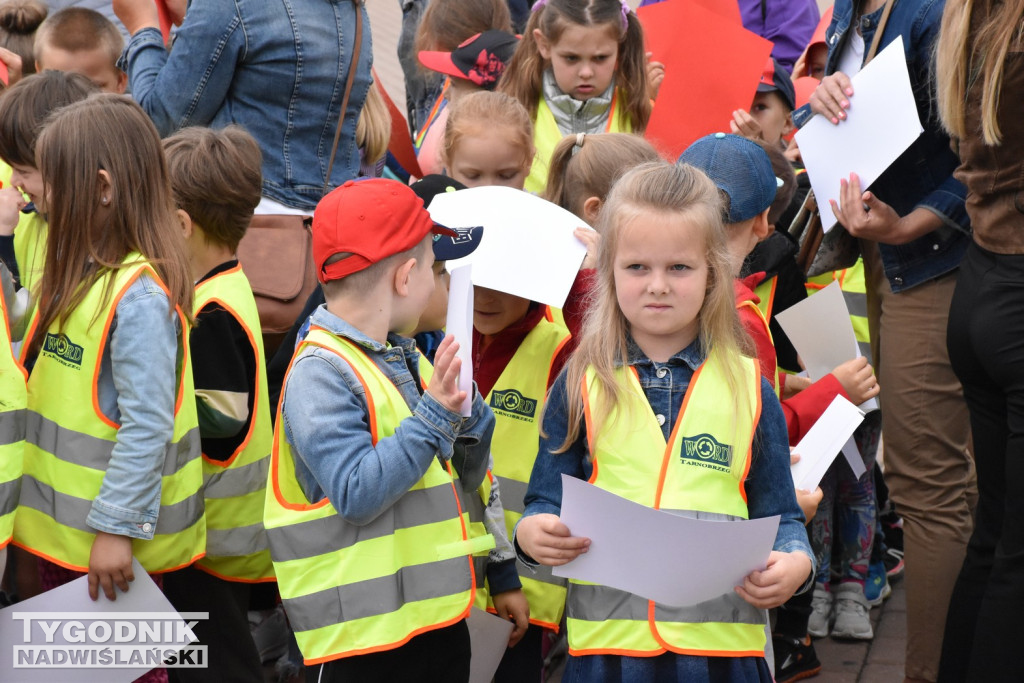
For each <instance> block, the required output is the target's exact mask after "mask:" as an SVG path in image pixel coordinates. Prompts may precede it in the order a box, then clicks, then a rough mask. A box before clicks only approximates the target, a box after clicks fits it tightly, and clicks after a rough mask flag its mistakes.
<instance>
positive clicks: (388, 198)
mask: <svg viewBox="0 0 1024 683" xmlns="http://www.w3.org/2000/svg"><path fill="white" fill-rule="evenodd" d="M430 233H435V234H438V235H448V236H450V237H455V236H457V233H456V232H455V231H454V230H449V229H448V228H446V227H444V226H442V225H438V224H437V223H435V222H434V221H433V220H431V218H430V214H429V213H427V210H426V209H425V208H424V207H423V200H422V199H420V198H419V197H418V196H417V195H416V193H415V192H413V191H412V190H411V189H409V186H408V185H405V184H403V183H400V182H398V181H395V180H387V179H384V178H369V179H366V180H359V181H356V180H349V181H347V182H346V183H345V184H344V185H342V186H341V187H338V188H336V189H334V190H331V191H330V192H328V193H327V196H325V197H324V198H323V199H321V200H320V203H319V204H317V205H316V210H315V211H314V212H313V261H314V263H315V264H316V274H317V279H318V280H320V282H321V283H323V282H328V281H329V280H340V279H341V278H343V277H346V276H348V275H351V274H352V273H357V272H359V271H360V270H364V269H365V268H368V267H370V266H372V265H373V264H374V263H379V262H380V261H382V260H384V259H386V258H387V257H389V256H394V255H395V254H400V253H402V252H403V251H406V250H408V249H412V248H413V247H414V246H416V245H417V244H418V243H419V242H420V241H421V240H422V239H423V238H424V237H426V236H427V235H428V234H430ZM342 253H348V254H352V255H351V256H349V257H348V258H344V259H342V260H340V261H337V262H335V263H332V264H330V265H327V260H328V259H330V258H331V257H332V256H334V255H335V254H342Z"/></svg>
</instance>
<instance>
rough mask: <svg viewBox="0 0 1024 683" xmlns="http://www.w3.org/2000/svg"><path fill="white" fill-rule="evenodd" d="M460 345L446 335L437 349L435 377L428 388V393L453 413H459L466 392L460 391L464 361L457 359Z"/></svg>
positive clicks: (450, 336)
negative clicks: (461, 369) (460, 371)
mask: <svg viewBox="0 0 1024 683" xmlns="http://www.w3.org/2000/svg"><path fill="white" fill-rule="evenodd" d="M458 350H459V345H458V343H457V342H456V341H455V337H453V336H452V335H450V334H449V335H446V336H445V338H444V339H443V340H441V344H440V345H439V346H438V347H437V355H435V356H434V376H433V377H432V378H431V379H430V385H429V386H427V393H428V394H430V395H431V396H433V397H434V398H435V399H437V402H438V403H440V404H441V405H443V406H444V407H445V408H447V409H448V410H450V411H451V412H453V413H457V412H459V409H460V408H461V407H462V402H463V401H465V400H466V392H465V391H462V390H460V389H459V369H460V368H461V367H462V360H461V359H459V358H456V357H455V354H456V352H458Z"/></svg>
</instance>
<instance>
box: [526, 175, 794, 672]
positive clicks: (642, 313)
mask: <svg viewBox="0 0 1024 683" xmlns="http://www.w3.org/2000/svg"><path fill="white" fill-rule="evenodd" d="M598 227H599V229H600V231H601V233H602V235H603V238H602V240H601V244H600V247H599V257H598V258H599V263H598V278H599V283H598V289H597V293H596V299H595V302H594V305H593V307H592V309H591V310H590V311H589V312H588V316H587V319H586V323H585V327H584V331H583V334H582V337H581V339H580V342H579V348H578V351H577V352H576V354H574V356H573V357H572V359H570V362H569V364H568V366H567V368H566V370H565V372H563V373H561V374H560V375H559V377H558V379H557V380H556V382H555V384H554V386H553V387H552V390H551V394H550V397H549V401H548V405H547V408H546V410H545V414H544V432H545V433H544V436H543V437H542V439H541V442H540V452H539V454H538V456H537V462H536V464H535V466H534V469H533V474H532V476H531V479H530V486H529V489H528V492H527V497H526V502H527V509H526V512H525V513H524V517H523V519H522V521H521V522H520V523H519V525H518V527H517V529H516V534H515V540H516V541H517V543H518V544H519V548H520V549H521V550H522V555H523V557H522V559H523V560H524V561H527V562H529V563H531V564H535V563H538V562H539V563H541V564H544V565H549V566H556V565H562V564H565V563H566V562H568V561H570V560H572V559H573V558H575V557H576V556H578V555H579V554H580V553H582V552H586V550H587V547H588V546H589V540H588V539H585V538H576V537H573V536H572V535H571V530H570V529H568V528H566V527H565V525H564V524H562V523H561V522H560V521H559V519H558V513H559V510H560V506H561V475H562V474H563V473H565V474H569V475H571V476H574V477H577V478H580V479H589V480H590V481H591V483H593V484H595V485H597V486H599V487H601V488H603V489H605V490H609V491H612V492H614V493H616V494H618V495H620V496H623V497H625V498H628V499H630V500H633V501H635V502H639V503H642V504H645V505H648V506H651V507H656V508H660V509H666V510H672V511H678V512H679V514H685V515H690V516H694V515H696V514H698V513H699V514H700V516H701V517H703V518H709V517H710V518H720V519H723V520H727V519H736V518H761V517H770V516H774V515H779V516H780V517H781V520H780V524H779V530H778V533H777V536H776V541H775V544H774V549H773V552H772V553H771V555H770V556H769V558H768V560H767V568H766V569H765V570H764V571H757V572H752V573H751V574H750V575H749V576H748V577H747V578H746V579H745V580H744V583H743V585H742V586H738V587H737V588H736V591H735V593H729V594H725V595H722V596H721V597H720V598H718V599H716V600H713V601H709V602H705V603H702V604H701V605H700V606H699V607H689V608H685V609H670V608H665V607H662V606H659V605H656V604H651V603H649V602H648V601H647V600H644V599H642V598H639V597H637V596H635V595H631V594H628V593H623V592H621V591H618V590H616V589H613V588H610V587H606V586H595V585H589V584H579V583H575V582H573V581H570V589H569V595H568V614H569V619H568V635H569V648H570V655H571V657H570V659H569V664H568V668H567V671H566V678H567V679H572V680H587V681H659V680H666V681H676V680H686V681H765V682H767V681H771V680H772V672H771V670H770V668H769V666H768V664H767V662H766V661H765V659H764V654H763V653H764V648H765V631H764V624H765V618H766V613H765V611H764V610H765V609H767V608H770V607H775V606H777V605H779V604H781V603H783V602H784V601H785V600H786V599H787V598H789V597H790V596H791V595H793V594H794V593H795V592H796V591H797V590H799V589H800V588H801V586H803V585H804V584H805V583H806V579H807V578H808V576H809V574H810V572H811V570H812V568H813V560H812V558H811V550H810V547H809V545H808V542H807V536H806V532H805V531H804V527H803V514H802V513H801V511H800V508H799V506H798V505H797V502H796V498H795V496H794V495H793V488H792V485H791V477H790V474H789V448H788V444H787V438H786V426H785V419H784V417H783V415H782V412H781V410H780V409H779V405H778V400H777V399H776V398H775V395H774V393H773V392H772V389H771V387H770V385H769V384H768V383H767V381H765V380H764V379H763V378H762V377H761V375H760V371H759V369H758V364H757V362H756V361H754V360H753V359H751V358H749V357H747V356H744V355H743V348H744V340H743V336H742V333H741V332H740V328H739V322H738V320H737V317H736V310H735V306H734V304H733V293H732V273H731V266H730V263H729V257H728V251H727V248H726V238H725V233H724V229H723V227H722V219H721V201H720V199H719V196H718V193H717V191H716V190H715V187H714V185H713V184H712V183H711V182H710V181H708V179H707V178H706V177H705V176H703V175H702V174H700V173H697V172H696V171H694V169H692V168H690V167H687V166H672V165H669V164H665V163H662V162H653V163H649V164H644V165H642V166H640V167H638V168H636V169H634V170H633V171H630V172H629V173H627V174H626V175H625V176H624V177H623V178H622V179H621V180H620V181H619V182H618V183H617V184H616V185H615V187H614V188H613V189H612V192H611V193H610V195H609V196H608V198H607V200H606V202H605V205H604V208H603V209H602V212H601V218H600V223H599V226H598ZM666 540H667V539H666ZM651 613H653V615H654V618H653V619H649V617H648V615H649V614H651Z"/></svg>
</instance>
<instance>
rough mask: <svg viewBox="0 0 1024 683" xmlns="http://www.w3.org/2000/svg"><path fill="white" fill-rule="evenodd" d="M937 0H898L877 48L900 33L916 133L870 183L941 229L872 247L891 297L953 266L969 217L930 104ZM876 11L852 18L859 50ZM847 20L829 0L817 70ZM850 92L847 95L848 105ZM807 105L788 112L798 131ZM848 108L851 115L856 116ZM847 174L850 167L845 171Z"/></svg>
mask: <svg viewBox="0 0 1024 683" xmlns="http://www.w3.org/2000/svg"><path fill="white" fill-rule="evenodd" d="M942 8H943V0H901V1H900V2H897V3H896V5H895V6H894V7H893V10H892V13H891V14H890V16H889V21H888V23H887V24H886V26H885V32H884V33H883V34H882V41H881V44H880V45H879V48H878V51H879V52H881V51H882V50H883V49H885V46H886V45H888V44H889V43H891V42H892V41H894V40H896V38H897V37H899V36H903V46H904V51H905V53H906V57H907V69H908V71H909V72H910V84H911V86H912V87H913V90H914V99H915V100H916V102H917V112H918V115H919V116H920V117H921V125H922V126H923V127H924V133H922V134H921V137H919V138H918V139H917V140H916V141H915V142H914V144H912V145H911V146H910V147H909V148H908V149H907V150H906V151H905V152H904V153H903V154H902V155H900V157H899V158H898V159H897V160H896V161H895V162H894V163H893V164H892V166H890V167H889V168H888V170H886V171H885V173H883V174H882V175H881V176H880V177H879V178H878V180H876V181H875V182H874V183H873V184H872V185H871V191H872V192H874V193H875V194H876V195H877V196H878V198H879V199H880V200H882V201H883V202H885V203H887V204H889V205H890V206H892V207H893V209H895V210H896V213H898V214H899V215H901V216H905V215H907V214H908V213H910V212H911V211H913V210H914V209H916V208H918V207H922V208H925V209H927V210H929V211H931V212H933V213H934V214H935V215H937V216H938V217H939V218H941V219H942V222H943V225H942V226H941V227H940V228H938V229H936V230H933V231H932V232H931V233H929V234H927V235H923V236H921V237H919V238H917V239H916V240H914V241H912V242H909V243H907V244H902V245H888V244H879V251H880V252H881V255H882V263H883V264H884V266H885V274H886V276H887V277H888V280H889V284H890V286H891V287H892V291H894V292H899V291H902V290H905V289H910V288H911V287H914V286H915V285H919V284H921V283H923V282H927V281H929V280H933V279H935V278H937V277H939V276H941V275H944V274H946V273H948V272H950V271H952V270H955V269H956V268H957V267H958V266H959V265H960V259H961V258H963V255H964V252H965V251H966V250H967V245H968V244H970V242H971V226H970V219H969V218H968V217H967V210H966V209H965V208H964V200H965V198H966V196H967V190H966V188H965V187H964V186H963V184H962V183H961V182H960V181H959V180H956V179H955V178H954V177H953V171H954V170H955V169H956V167H957V166H958V165H959V163H960V161H959V159H958V158H957V156H956V154H954V153H953V150H952V149H951V148H950V146H949V136H948V135H946V133H945V132H944V131H943V130H942V124H941V123H940V122H939V114H938V109H937V106H936V102H935V83H934V78H933V74H934V72H935V70H934V54H933V53H934V47H935V42H936V40H937V38H938V34H939V24H940V22H941V20H942ZM881 12H882V10H881V9H879V10H877V11H875V12H872V13H871V14H869V15H865V16H864V17H862V18H861V19H860V21H861V34H862V35H863V37H864V45H865V46H870V45H871V42H872V41H873V40H874V37H875V30H876V28H877V27H878V21H879V19H880V17H881ZM853 18H854V6H853V2H852V0H837V1H836V3H835V8H834V10H833V14H832V24H831V25H830V26H829V27H828V30H827V31H826V33H825V40H826V42H827V43H828V61H827V62H826V64H825V72H826V73H828V74H831V73H835V71H836V70H837V69H838V65H839V56H840V54H841V53H842V50H843V46H844V44H845V40H844V39H845V37H846V36H847V33H848V32H849V31H850V30H851V28H853V29H854V30H855V27H851V23H852V22H853ZM856 98H857V95H856V94H854V100H853V101H854V103H856ZM811 115H812V114H811V109H810V105H804V106H803V107H801V108H800V109H797V110H796V111H795V112H793V123H795V124H796V125H797V126H803V125H804V124H805V123H807V121H808V120H809V119H810V117H811ZM856 115H857V114H856V111H852V112H851V116H856ZM851 170H852V169H851Z"/></svg>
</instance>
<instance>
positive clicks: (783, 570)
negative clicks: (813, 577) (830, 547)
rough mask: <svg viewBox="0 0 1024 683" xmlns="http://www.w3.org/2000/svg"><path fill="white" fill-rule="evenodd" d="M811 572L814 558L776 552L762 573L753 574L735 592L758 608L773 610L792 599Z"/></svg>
mask: <svg viewBox="0 0 1024 683" xmlns="http://www.w3.org/2000/svg"><path fill="white" fill-rule="evenodd" d="M810 573H811V558H809V557H807V555H804V554H803V553H801V552H794V553H782V552H779V551H777V550H773V551H772V554H771V555H769V556H768V567H767V568H766V569H765V570H764V571H763V572H757V571H755V572H750V574H748V575H747V577H746V578H745V579H743V585H742V586H736V593H737V594H738V595H739V596H740V597H741V598H743V599H744V600H746V601H747V602H749V603H750V604H751V605H753V606H754V607H757V608H758V609H771V608H772V607H778V606H779V605H781V604H782V603H784V602H786V600H789V599H790V598H791V597H793V594H794V593H796V592H797V590H799V588H800V586H802V585H803V584H804V581H806V580H807V576H808V575H809V574H810Z"/></svg>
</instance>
